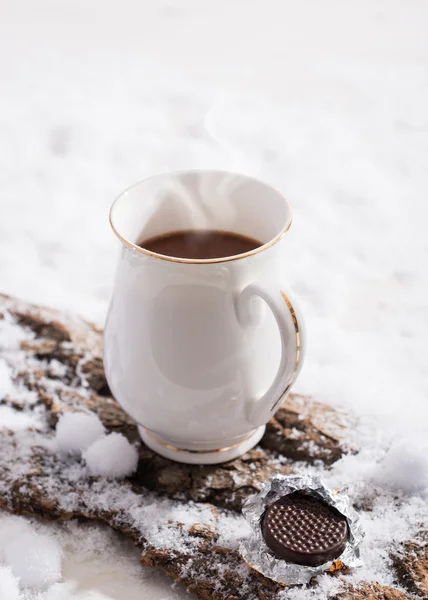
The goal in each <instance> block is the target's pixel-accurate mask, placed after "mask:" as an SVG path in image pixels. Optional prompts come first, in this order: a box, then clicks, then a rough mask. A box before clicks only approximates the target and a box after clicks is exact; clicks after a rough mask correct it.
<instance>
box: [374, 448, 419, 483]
mask: <svg viewBox="0 0 428 600" xmlns="http://www.w3.org/2000/svg"><path fill="white" fill-rule="evenodd" d="M424 446H425V447H421V444H417V443H416V442H415V441H414V440H410V439H401V440H398V441H396V442H394V443H393V444H392V446H391V447H390V448H389V450H388V452H387V453H386V455H385V458H384V459H383V460H382V461H381V462H380V463H379V465H378V467H377V469H376V470H375V471H374V473H373V481H374V482H375V483H377V484H379V486H382V487H386V488H389V489H390V490H392V491H394V492H400V491H402V492H405V493H407V494H416V493H423V492H425V491H428V445H427V444H425V445H424Z"/></svg>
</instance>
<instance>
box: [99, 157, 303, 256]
mask: <svg viewBox="0 0 428 600" xmlns="http://www.w3.org/2000/svg"><path fill="white" fill-rule="evenodd" d="M208 172H209V173H224V174H225V175H237V176H238V177H239V176H240V175H239V174H238V173H232V172H230V171H215V170H213V171H204V169H199V170H198V169H194V170H189V171H172V172H171V173H170V175H180V174H182V173H208ZM163 175H165V173H159V174H157V175H153V176H152V177H149V178H147V179H143V180H142V181H138V182H137V183H134V184H133V185H131V186H129V187H128V188H127V189H126V190H125V191H124V192H122V193H121V194H120V196H118V197H117V198H116V200H115V201H114V202H113V204H112V206H111V208H110V213H109V221H110V227H111V228H112V230H113V232H114V234H115V235H116V236H117V237H118V238H119V240H120V241H121V242H122V243H123V244H125V246H128V248H131V249H132V250H136V251H137V252H140V253H141V254H145V255H146V256H151V257H152V258H160V259H161V260H167V261H169V262H176V263H185V264H202V265H204V264H213V263H223V262H230V261H232V260H239V259H241V258H247V257H248V256H253V255H254V254H258V253H259V252H263V250H267V249H268V248H271V247H272V246H274V245H275V244H276V243H278V242H279V241H281V240H282V238H283V237H284V235H285V234H286V233H287V231H288V230H289V229H290V227H291V222H292V220H293V215H292V211H291V206H290V205H289V204H288V202H287V200H286V199H285V198H284V197H283V196H282V194H281V193H280V192H279V191H278V190H277V189H276V188H274V187H272V186H270V185H268V187H270V188H271V189H272V190H274V191H276V192H277V193H278V194H279V195H280V196H281V197H282V198H283V200H284V202H285V204H286V206H287V208H288V212H289V216H288V221H287V223H286V224H285V226H284V228H283V229H282V231H280V232H279V233H278V235H276V236H275V237H274V238H272V239H271V240H270V241H269V242H266V244H263V246H259V247H258V248H255V249H254V250H250V251H249V252H245V253H244V254H235V255H234V256H223V257H221V258H195V259H192V258H178V257H176V256H166V255H164V254H158V253H157V252H152V251H151V250H146V249H145V248H142V247H141V246H137V244H134V243H133V242H130V241H129V240H127V239H126V238H124V237H123V236H121V235H120V233H119V232H118V230H117V229H116V227H115V226H114V225H113V217H112V213H113V209H114V207H115V205H116V202H117V201H118V200H120V198H122V197H123V196H124V195H125V194H127V193H128V192H129V191H130V190H132V189H133V188H134V187H136V186H137V185H140V184H142V183H145V182H146V181H150V180H151V179H155V178H156V177H162V176H163ZM244 177H248V179H252V180H253V181H257V182H258V183H261V184H263V185H267V184H265V183H264V182H263V181H260V180H259V179H256V178H255V177H250V176H249V175H244Z"/></svg>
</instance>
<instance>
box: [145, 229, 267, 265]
mask: <svg viewBox="0 0 428 600" xmlns="http://www.w3.org/2000/svg"><path fill="white" fill-rule="evenodd" d="M138 245H139V246H140V247H141V248H144V249H145V250H150V252H156V253H157V254H164V255H165V256H174V257H176V258H191V259H192V258H193V259H210V258H224V257H226V256H236V255H237V254H244V253H245V252H250V251H251V250H254V249H255V248H259V246H262V242H259V241H258V240H254V239H252V238H249V237H246V236H244V235H239V234H237V233H229V232H227V231H216V230H211V229H207V230H189V231H176V232H173V233H167V234H164V235H160V236H157V237H153V238H150V239H148V240H141V241H140V242H139V243H138Z"/></svg>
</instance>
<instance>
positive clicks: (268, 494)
mask: <svg viewBox="0 0 428 600" xmlns="http://www.w3.org/2000/svg"><path fill="white" fill-rule="evenodd" d="M293 492H302V493H304V494H308V495H310V496H314V497H315V498H318V499H319V500H323V501H324V502H326V503H327V504H329V505H330V506H333V507H334V508H336V509H337V510H338V511H339V512H340V513H341V514H342V515H343V516H344V517H346V520H347V521H348V526H349V539H348V542H347V544H346V547H345V550H344V551H343V552H342V554H341V555H340V556H338V557H337V559H336V560H335V561H331V562H328V563H325V564H323V565H319V566H318V567H306V566H303V565H296V564H294V563H290V562H286V561H285V560H283V559H281V558H277V557H276V556H275V555H274V554H273V552H272V551H271V550H270V549H269V548H268V547H267V545H266V542H265V541H264V539H263V535H262V528H261V519H262V517H263V515H264V512H265V510H266V508H267V507H268V506H270V505H271V504H272V503H273V502H276V501H277V500H279V498H282V497H283V496H286V495H288V494H292V493H293ZM242 512H243V514H244V517H245V519H246V520H247V521H248V522H249V524H250V525H251V529H252V533H251V534H250V536H249V537H246V538H245V539H244V540H243V541H242V543H241V545H240V552H241V555H242V557H243V558H244V560H245V562H246V563H247V564H248V565H249V566H250V567H251V568H253V569H255V570H256V571H259V572H260V573H262V574H263V575H265V576H266V577H269V578H270V579H273V580H274V581H276V582H278V583H281V584H284V585H298V584H305V583H308V582H309V581H310V580H311V579H312V577H314V576H315V575H319V574H320V573H323V572H324V571H334V570H337V569H338V568H341V569H342V570H347V569H351V568H355V567H358V566H359V565H360V564H361V561H360V558H359V545H360V544H361V542H362V540H363V538H364V532H363V529H362V526H361V523H360V520H359V517H358V514H357V513H356V511H355V510H354V509H353V508H352V506H351V504H350V501H349V498H348V496H347V495H346V490H340V491H339V490H334V491H332V490H329V489H328V488H327V487H326V486H325V485H324V484H323V482H322V481H321V479H320V478H319V477H316V476H312V475H275V476H274V477H272V479H271V481H270V482H268V483H266V484H265V485H264V487H263V489H262V490H261V491H260V492H259V493H258V494H256V495H254V496H251V497H250V498H248V500H247V501H246V502H245V504H244V506H243V508H242ZM338 561H341V562H338Z"/></svg>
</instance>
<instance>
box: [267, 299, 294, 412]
mask: <svg viewBox="0 0 428 600" xmlns="http://www.w3.org/2000/svg"><path fill="white" fill-rule="evenodd" d="M281 296H282V297H283V298H284V300H285V302H286V304H287V306H288V310H289V311H290V313H291V318H292V319H293V325H294V330H295V332H296V362H295V363H294V369H293V372H292V374H291V377H290V380H289V382H288V383H287V385H286V386H285V389H284V391H283V392H282V394H281V395H280V397H279V398H278V400H277V401H276V402H275V404H274V405H273V406H272V409H271V410H276V409H277V408H278V407H279V406H280V404H281V402H282V400H283V398H284V396H285V394H286V393H287V392H288V390H289V389H290V387H291V386H292V384H293V381H294V380H295V378H296V374H297V370H298V368H299V363H300V329H299V322H298V320H297V315H296V311H295V310H294V307H293V305H292V304H291V300H290V298H289V297H288V296H287V294H286V293H285V292H283V291H282V290H281Z"/></svg>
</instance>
